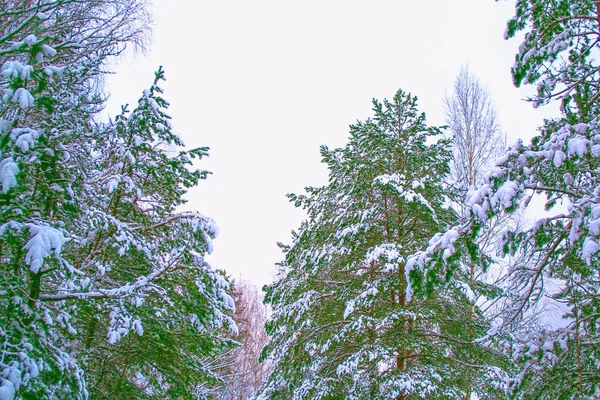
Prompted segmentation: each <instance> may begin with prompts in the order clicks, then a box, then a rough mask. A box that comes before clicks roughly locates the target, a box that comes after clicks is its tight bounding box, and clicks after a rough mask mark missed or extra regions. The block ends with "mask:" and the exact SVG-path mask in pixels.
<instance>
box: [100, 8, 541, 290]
mask: <svg viewBox="0 0 600 400" xmlns="http://www.w3.org/2000/svg"><path fill="white" fill-rule="evenodd" d="M513 4H514V1H500V2H495V1H493V0H455V1H447V0H436V1H434V0H427V1H403V0H369V1H366V0H363V1H358V0H356V1H355V0H344V1H341V0H320V1H315V0H303V1H289V0H278V1H277V0H253V1H251V2H250V1H247V0H220V1H190V2H187V1H172V0H171V1H168V0H154V10H153V11H154V17H155V26H154V34H153V43H152V45H151V50H150V53H149V54H148V55H147V56H143V55H139V54H138V55H136V56H130V57H127V58H125V59H123V60H121V61H120V63H119V64H118V65H117V66H116V69H115V71H116V74H115V75H113V76H111V77H110V78H109V79H108V80H107V83H108V86H109V90H110V91H111V93H112V98H111V101H110V102H109V106H108V109H107V111H108V112H109V113H111V114H112V115H115V114H116V113H117V112H118V111H119V109H120V105H121V104H124V103H130V104H131V105H132V106H133V105H135V104H136V102H137V99H138V97H139V95H140V94H141V92H142V90H143V89H145V88H147V87H149V85H150V83H151V82H152V79H153V77H154V75H153V71H155V70H156V69H157V68H158V66H159V65H162V66H163V67H164V68H165V71H166V77H167V82H166V83H165V84H164V85H163V86H164V87H165V89H166V92H165V98H166V99H167V100H168V101H169V102H170V103H171V108H170V109H169V111H170V114H171V116H172V117H173V125H174V127H175V129H176V131H177V133H178V134H179V135H180V136H181V137H182V138H183V139H184V141H185V142H186V145H188V146H190V147H197V146H209V147H210V148H211V155H210V157H209V158H208V159H205V160H203V161H202V162H200V163H199V164H198V167H199V168H202V169H208V170H211V171H212V172H213V175H211V176H210V177H209V178H208V180H206V181H203V182H201V184H200V186H199V187H197V188H195V189H194V190H192V191H191V192H190V194H189V204H188V207H189V208H193V209H197V210H199V211H200V212H202V213H203V214H205V215H208V216H211V217H213V218H214V219H215V220H216V221H217V223H218V225H219V227H220V235H219V238H217V240H216V241H215V251H214V253H213V254H212V255H211V256H210V257H209V261H210V262H211V264H212V265H213V266H214V267H215V268H222V269H226V270H227V271H228V272H229V273H230V274H231V275H232V276H233V277H234V278H236V279H237V278H239V277H240V276H242V277H244V278H246V279H250V280H251V281H253V282H254V283H255V284H257V285H258V286H262V285H263V284H265V283H268V282H270V281H271V280H272V276H273V272H274V265H275V263H276V262H278V261H280V260H281V258H282V256H281V253H280V252H279V249H278V248H277V246H276V243H277V242H278V241H280V242H284V243H289V240H290V231H291V230H292V229H297V228H298V226H299V224H300V221H301V220H302V218H303V216H304V215H303V213H302V212H301V211H299V210H296V209H295V208H294V207H293V205H292V204H291V203H289V202H288V201H287V198H286V197H285V194H286V193H289V192H294V193H299V192H302V190H303V188H304V187H305V186H320V185H323V184H325V183H326V181H327V169H326V168H325V166H324V165H322V164H321V163H320V155H319V146H320V145H321V144H326V145H328V146H329V147H331V148H333V147H340V146H343V145H344V144H345V143H346V139H347V137H348V125H350V124H352V123H354V122H355V121H356V120H358V119H360V120H364V119H366V118H368V117H369V116H370V115H371V100H372V98H374V97H376V98H378V99H381V98H384V97H387V98H390V97H392V96H393V95H394V93H395V91H396V90H397V89H398V88H402V89H404V90H406V91H410V92H412V93H413V94H415V95H417V96H418V97H419V108H420V110H421V111H425V112H426V113H427V115H428V119H429V123H430V124H431V125H441V124H443V123H444V117H443V106H442V97H443V95H444V91H445V90H446V89H448V90H450V89H451V86H452V83H453V80H454V77H455V76H456V74H457V72H458V70H459V68H460V65H461V64H463V63H466V62H468V63H469V69H470V70H471V72H473V73H475V74H476V75H477V76H478V77H479V78H480V80H481V81H482V82H484V83H485V84H487V85H488V86H489V89H490V91H491V94H492V97H493V99H494V101H495V103H496V106H497V111H498V114H499V117H500V121H501V122H502V124H503V126H504V127H505V130H506V132H507V134H508V136H509V141H510V142H513V141H514V140H515V139H516V138H518V137H521V138H524V139H529V138H530V137H531V136H533V134H534V133H535V128H536V126H537V125H540V124H541V122H542V119H543V117H544V116H549V115H550V112H551V111H550V110H548V109H543V108H542V109H540V110H533V109H532V108H531V106H530V105H529V104H526V103H525V102H523V101H521V99H523V98H524V97H525V96H526V94H527V93H531V92H532V90H533V89H532V88H528V89H527V90H519V89H516V88H514V86H513V85H512V79H511V76H510V67H511V66H512V64H513V60H514V54H515V52H516V49H517V47H518V45H519V44H520V41H519V40H517V39H512V40H510V41H505V40H503V33H504V30H505V26H506V21H507V20H508V19H509V18H510V17H511V16H512V13H513V9H514V5H513Z"/></svg>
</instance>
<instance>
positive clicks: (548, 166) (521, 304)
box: [409, 0, 600, 399]
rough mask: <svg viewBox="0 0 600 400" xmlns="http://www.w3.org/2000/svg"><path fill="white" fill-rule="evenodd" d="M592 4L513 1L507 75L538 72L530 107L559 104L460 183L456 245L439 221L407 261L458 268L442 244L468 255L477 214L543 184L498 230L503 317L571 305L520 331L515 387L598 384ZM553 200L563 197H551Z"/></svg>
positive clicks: (595, 387)
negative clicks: (550, 304) (538, 202)
mask: <svg viewBox="0 0 600 400" xmlns="http://www.w3.org/2000/svg"><path fill="white" fill-rule="evenodd" d="M599 11H600V10H599V5H598V3H597V2H595V1H590V0H562V1H552V2H548V1H541V0H520V1H517V3H516V15H515V16H514V17H513V18H512V19H511V20H510V21H509V22H508V28H507V31H506V37H507V38H510V37H514V36H515V35H516V34H517V32H519V31H525V37H524V41H523V43H522V44H521V46H520V48H519V53H518V54H517V55H516V62H515V65H514V67H513V69H512V72H513V77H514V81H515V84H516V85H517V86H520V85H522V84H536V86H537V94H536V95H535V96H533V97H532V98H531V99H530V101H531V102H532V103H533V105H534V107H537V106H540V105H544V104H547V103H549V102H551V101H559V102H560V104H561V111H562V116H561V117H560V118H556V119H552V120H546V121H544V125H543V126H542V127H541V128H540V131H539V134H538V135H537V136H535V137H534V138H533V139H532V141H531V143H529V144H525V143H523V142H522V141H518V142H517V143H516V144H515V145H513V146H512V147H511V148H509V150H508V151H507V152H506V154H505V155H504V157H503V158H502V159H501V160H499V162H498V165H497V167H496V168H494V169H493V170H492V171H490V174H489V175H488V176H487V177H486V179H485V181H484V182H483V184H482V185H481V186H479V187H478V188H476V189H474V190H472V191H470V192H469V193H468V195H467V198H466V202H465V203H466V206H467V207H468V210H469V212H470V218H468V219H467V220H466V221H464V222H462V223H461V224H459V225H458V226H456V227H455V228H454V229H453V230H452V231H451V232H452V234H451V236H452V237H456V233H458V234H459V236H460V238H459V239H457V240H456V242H455V244H454V248H449V247H448V246H447V245H446V242H447V238H448V237H449V233H448V232H446V233H444V234H440V235H437V236H436V237H435V238H434V239H433V240H432V241H431V243H430V246H429V247H428V248H427V250H425V251H422V252H420V253H418V254H416V255H415V256H414V257H411V261H410V262H409V264H410V268H411V269H412V273H411V274H412V277H413V282H415V283H417V284H418V286H419V287H422V286H423V285H424V284H428V285H430V286H436V285H439V284H440V283H441V281H442V280H443V279H444V278H445V277H446V275H447V271H449V270H450V271H452V270H453V268H456V265H455V264H454V265H453V264H452V263H449V262H448V261H449V260H450V259H446V258H445V257H443V254H448V253H455V252H456V253H461V252H462V253H469V254H472V255H473V256H476V244H475V243H474V241H473V237H475V234H476V232H477V231H478V230H479V229H481V227H482V225H483V224H484V222H485V221H487V220H489V219H490V218H491V217H494V216H496V215H499V214H500V215H502V214H506V213H511V212H514V211H515V210H517V209H518V208H519V207H520V206H526V205H527V204H528V202H529V200H530V199H531V197H532V196H533V195H535V194H543V195H544V196H545V198H546V204H545V207H546V210H548V211H550V216H548V217H544V218H541V219H538V220H537V221H536V223H535V224H533V225H532V226H528V227H519V228H520V229H508V230H507V231H506V232H505V233H504V235H503V241H502V249H501V250H502V252H503V253H504V254H512V255H519V256H520V257H519V258H518V260H519V262H517V263H516V264H515V265H514V266H513V267H512V268H511V270H510V271H508V273H507V276H509V277H510V280H511V281H510V283H511V287H510V290H509V291H508V292H507V293H509V294H510V296H511V300H512V305H511V307H510V309H509V310H508V312H507V314H506V315H505V316H504V317H503V320H502V325H501V326H500V328H503V327H507V326H511V324H514V323H515V322H517V321H519V319H520V318H522V317H523V316H524V315H527V312H528V310H530V309H531V308H532V307H534V306H535V305H536V304H538V303H539V302H541V301H543V299H544V298H545V297H550V298H552V299H553V300H555V301H557V302H559V303H562V304H563V305H564V306H565V307H566V308H567V310H568V311H567V312H566V313H565V315H564V321H562V323H560V324H558V326H548V327H547V329H545V330H543V331H542V332H535V334H532V335H531V336H530V337H521V338H518V339H520V340H521V343H520V345H518V346H517V348H516V349H515V358H516V360H517V361H519V362H520V367H521V370H520V373H519V374H518V375H517V376H516V377H515V378H514V380H513V382H512V385H511V389H512V394H513V395H514V396H515V397H517V398H541V397H545V396H547V395H548V394H550V393H552V395H551V396H552V398H559V399H570V398H595V397H598V396H600V385H599V384H598V383H599V382H600V374H599V373H598V367H597V366H598V360H600V353H599V351H600V349H599V348H598V343H599V337H598V333H597V332H598V329H597V328H598V315H600V314H599V313H598V304H600V303H599V299H600V296H599V294H598V293H599V288H600V281H599V277H600V270H599V265H600V264H599V258H598V256H599V251H600V245H599V244H598V236H599V235H600V230H599V229H598V226H600V225H599V224H600V205H599V204H600V191H599V190H598V187H599V186H598V173H599V166H600V163H599V157H600V134H599V127H600V121H599V118H598V111H599V109H598V107H599V104H600V103H599V102H598V98H599V91H598V82H599V79H600V65H598V62H597V59H595V58H594V57H593V56H592V54H593V53H594V52H596V51H597V50H598V46H599V42H598V36H599V35H600V12H599ZM560 204H562V205H563V207H562V209H560V210H556V209H554V207H555V206H557V205H560ZM424 282H426V283H424ZM561 325H562V327H560V326H561ZM499 331H502V329H500V330H499ZM491 333H493V332H491Z"/></svg>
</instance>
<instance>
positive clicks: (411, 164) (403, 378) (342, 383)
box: [259, 91, 506, 399]
mask: <svg viewBox="0 0 600 400" xmlns="http://www.w3.org/2000/svg"><path fill="white" fill-rule="evenodd" d="M373 110H374V114H375V116H374V118H373V119H369V120H367V121H365V122H358V123H357V124H356V125H353V126H351V128H350V129H351V132H350V139H349V143H348V144H347V145H346V147H345V148H340V149H334V150H329V149H328V148H326V147H322V149H321V154H322V157H323V162H324V163H326V164H327V166H328V168H329V176H330V179H329V184H328V185H326V186H324V187H321V188H307V191H308V194H307V195H290V199H291V200H292V201H293V202H295V204H296V206H298V207H303V208H304V209H305V210H306V211H307V213H308V219H307V220H306V221H304V222H303V223H302V225H301V226H300V229H299V231H298V232H297V233H295V234H294V236H293V242H292V244H291V246H283V250H284V252H285V261H284V262H283V263H282V264H281V265H280V270H279V277H278V279H277V280H276V281H275V282H274V283H273V284H272V285H269V286H268V287H267V288H266V298H265V301H266V302H267V303H268V304H271V305H272V307H273V314H272V316H271V318H270V319H269V321H268V322H267V332H268V334H269V335H270V337H271V339H270V342H269V344H268V345H267V346H266V348H265V351H264V354H263V357H264V358H267V359H270V360H272V361H273V362H274V370H273V372H272V374H271V376H270V377H269V379H268V381H267V383H266V384H265V386H264V387H263V390H262V393H261V395H260V396H259V398H261V399H270V398H286V399H331V398H348V399H365V398H409V397H410V398H464V397H465V393H466V390H467V388H466V386H465V383H466V382H467V381H468V380H469V377H468V376H467V374H468V373H469V369H468V368H465V365H469V364H472V363H481V364H477V365H475V364H473V366H475V367H476V368H477V369H478V372H480V373H481V374H480V375H481V376H482V377H484V378H483V379H482V381H483V383H482V384H481V385H480V386H479V387H478V395H479V396H480V398H489V396H494V394H495V393H498V391H499V390H501V387H500V386H501V385H502V384H503V382H505V381H506V379H505V375H506V374H505V372H504V371H503V370H502V369H501V368H499V367H498V366H499V365H502V361H503V357H502V356H501V355H496V354H494V352H493V351H492V349H491V348H489V347H488V346H487V344H485V343H479V342H469V341H468V340H464V339H465V338H467V337H468V335H469V334H478V335H480V336H483V335H484V334H485V332H486V331H487V329H488V328H489V327H488V326H487V325H486V324H485V323H484V322H483V320H482V319H480V318H479V316H480V313H477V315H476V316H475V317H474V318H472V317H471V314H470V311H469V310H470V301H469V298H468V297H467V296H466V295H465V294H464V293H465V291H464V290H462V288H460V287H450V288H448V289H446V290H443V291H439V292H438V293H437V294H436V295H435V296H432V297H431V298H429V299H418V300H417V299H414V300H413V301H411V302H406V295H407V293H406V290H407V282H406V279H405V273H406V257H407V256H408V255H410V254H412V253H413V252H415V251H416V250H417V249H419V248H421V247H423V246H425V245H426V243H427V240H428V238H429V237H430V236H431V235H432V234H433V233H434V232H436V231H437V230H440V229H443V228H445V227H446V226H448V225H449V224H451V223H453V222H454V221H455V213H454V212H453V211H452V210H451V209H449V208H448V207H445V204H447V203H448V198H447V191H446V187H445V186H444V184H443V182H444V177H445V176H446V175H447V174H448V172H449V168H448V163H449V160H450V157H451V147H450V143H449V142H448V141H447V140H444V139H442V138H441V135H442V131H441V130H440V129H439V128H435V127H428V126H427V125H426V121H425V115H424V114H421V113H419V112H418V110H417V105H416V98H415V97H413V96H411V95H409V94H406V93H404V92H402V91H398V92H397V93H396V95H395V96H394V98H393V100H392V101H387V100H384V101H383V102H382V103H380V102H378V101H374V109H373ZM473 360H476V361H473Z"/></svg>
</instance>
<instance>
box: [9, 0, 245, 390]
mask: <svg viewBox="0 0 600 400" xmlns="http://www.w3.org/2000/svg"><path fill="white" fill-rule="evenodd" d="M146 23H147V15H146V11H145V8H144V4H143V2H138V1H133V0H102V1H98V0H92V1H86V2H80V1H75V0H52V1H49V0H48V1H46V0H42V1H37V2H30V1H13V0H8V1H4V2H2V4H0V94H1V96H0V97H1V99H0V188H1V190H0V309H1V310H2V311H1V312H0V396H1V397H0V398H1V399H2V400H13V399H17V398H57V399H85V398H88V396H90V394H91V395H93V397H94V398H114V396H113V392H112V391H114V390H119V391H120V392H121V393H122V394H121V395H119V396H118V397H121V396H123V398H135V397H137V394H139V393H146V394H149V393H150V394H152V395H153V396H155V397H158V398H165V396H171V397H178V398H179V397H181V398H183V397H185V398H194V397H193V393H194V391H195V388H197V387H199V386H202V385H205V384H206V383H207V382H208V381H210V380H215V379H216V377H215V376H214V374H213V373H212V371H211V370H210V367H209V366H207V365H206V363H205V362H204V361H203V359H202V357H203V356H208V355H212V354H215V353H216V352H218V351H219V350H220V349H221V348H223V347H225V346H227V345H228V343H229V342H230V341H229V339H227V336H228V335H227V334H225V335H224V333H225V332H226V331H225V330H227V329H230V330H232V331H235V323H234V322H233V321H232V319H231V317H230V314H231V313H232V311H233V301H232V299H231V297H230V296H229V295H228V294H227V293H228V292H229V288H228V283H227V281H226V280H224V279H222V277H221V275H220V274H218V273H217V272H215V271H213V270H212V269H211V267H210V266H209V265H207V264H206V263H205V262H204V260H203V255H204V254H205V253H206V252H210V251H211V249H212V240H213V239H214V238H215V237H216V235H217V233H218V229H217V227H216V225H215V223H214V221H213V220H212V219H210V218H208V217H205V216H203V215H201V214H199V213H197V212H185V213H182V212H178V211H177V206H178V205H180V204H182V203H183V200H182V196H183V195H184V194H185V192H186V190H187V189H188V188H189V187H191V186H194V185H196V184H197V183H198V181H199V180H200V179H202V178H204V177H205V175H206V172H204V171H194V170H193V169H192V162H193V160H194V159H199V158H201V157H202V156H204V155H206V154H207V149H205V148H199V149H193V150H189V151H185V150H183V143H182V142H181V140H180V139H179V138H178V137H177V136H176V135H175V134H174V133H173V132H172V129H171V126H170V123H169V117H168V115H167V114H166V107H167V106H168V104H167V103H166V101H165V100H164V99H163V98H162V97H161V93H162V90H161V89H160V86H159V83H160V81H161V80H162V79H164V76H163V72H162V70H159V71H158V72H157V75H156V79H155V81H154V84H153V85H152V87H151V88H150V89H149V90H147V91H145V92H144V94H143V96H142V97H141V99H140V101H139V103H138V105H137V107H136V108H135V109H134V110H133V111H132V112H131V113H129V112H127V111H126V110H124V111H123V113H122V114H121V115H119V116H118V117H117V118H116V119H115V121H114V122H109V123H106V124H100V123H97V122H96V121H95V115H96V114H97V112H98V111H99V110H101V108H102V105H103V101H104V99H103V96H102V94H101V87H100V86H99V83H100V81H101V77H102V74H103V72H102V71H103V65H104V63H105V62H106V60H107V59H108V58H109V57H114V56H118V55H119V54H120V53H121V52H122V51H123V50H124V48H125V47H126V45H128V44H131V43H136V42H137V43H140V42H142V41H143V39H144V36H145V30H144V29H145V28H144V26H145V25H146ZM140 376H144V379H141V378H140ZM142 382H143V384H142ZM136 393H137V394H136Z"/></svg>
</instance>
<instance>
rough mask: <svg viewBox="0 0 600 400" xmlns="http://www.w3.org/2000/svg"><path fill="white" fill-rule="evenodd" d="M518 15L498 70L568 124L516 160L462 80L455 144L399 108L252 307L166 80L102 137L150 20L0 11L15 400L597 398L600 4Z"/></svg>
mask: <svg viewBox="0 0 600 400" xmlns="http://www.w3.org/2000/svg"><path fill="white" fill-rule="evenodd" d="M482 1H483V0H482ZM485 1H489V2H491V1H492V0H485ZM514 7H515V8H514V14H513V17H512V18H511V19H510V20H508V21H507V22H506V31H505V32H504V39H506V40H512V41H517V42H518V43H520V45H519V47H518V52H517V53H516V54H515V55H514V65H513V67H512V68H511V70H510V71H507V73H509V72H510V74H511V75H512V80H513V83H514V86H516V87H517V88H520V87H527V86H529V87H532V88H533V90H532V91H531V93H532V95H531V96H529V97H528V98H527V99H525V101H526V102H528V103H529V105H530V106H531V107H534V108H543V107H551V106H552V105H553V104H558V106H559V110H560V111H559V112H560V115H558V116H557V117H555V118H546V119H542V120H540V121H538V130H537V131H536V132H531V135H532V137H533V138H532V139H526V140H525V139H522V140H518V141H516V142H514V141H508V140H507V137H506V135H505V133H504V131H503V128H502V121H501V120H500V118H499V116H498V114H497V112H496V109H495V106H494V100H493V98H492V95H491V93H490V91H489V90H488V88H487V86H486V84H485V82H483V81H481V80H480V79H479V78H478V76H477V71H476V70H474V69H473V68H470V67H469V65H467V64H464V65H463V66H462V67H461V68H460V72H459V73H458V75H457V76H456V77H455V80H454V82H450V84H449V85H448V90H447V91H446V95H445V96H444V97H443V98H442V99H440V101H439V103H440V104H439V107H440V108H441V109H443V113H444V116H445V123H444V124H443V125H439V126H438V125H435V124H430V123H429V122H428V120H427V118H426V114H425V112H426V111H428V110H423V109H421V107H420V104H419V101H418V97H417V96H418V95H419V93H410V92H408V91H406V90H404V89H402V88H400V89H399V88H397V87H394V88H390V89H389V90H390V92H389V93H390V96H388V97H387V98H380V99H379V98H376V99H374V100H373V101H372V109H371V113H370V116H369V117H368V118H366V119H361V120H357V121H356V122H355V123H354V124H352V125H350V127H349V132H348V136H347V140H346V144H345V145H344V146H341V147H339V148H329V147H327V145H325V144H323V145H322V146H321V148H320V155H321V161H322V164H323V165H324V166H325V167H326V169H327V171H328V181H327V183H326V184H324V185H322V186H309V187H306V188H305V189H304V190H302V188H298V191H297V193H296V194H288V195H287V198H288V200H289V202H290V203H291V207H292V208H293V207H294V206H295V207H296V208H297V209H298V210H300V211H301V212H302V213H303V215H304V220H303V221H302V223H301V224H300V225H299V226H290V227H288V229H289V230H291V229H293V231H292V235H291V237H282V238H281V240H280V242H281V243H279V244H278V245H279V247H280V249H281V258H280V260H281V261H280V262H279V263H278V264H277V266H276V276H275V277H274V280H273V282H271V283H269V284H267V285H265V286H264V288H262V289H257V288H256V287H255V286H254V285H253V284H252V283H251V282H248V281H246V280H244V279H242V278H241V277H240V278H238V277H236V276H232V275H230V274H228V273H227V272H226V270H224V269H219V268H217V267H213V266H211V265H210V264H209V262H208V261H207V256H208V255H209V254H210V253H212V252H213V248H214V246H213V241H215V242H218V239H217V236H218V235H219V228H218V226H217V223H218V221H216V222H215V220H213V219H212V218H211V217H210V216H207V215H204V214H203V212H202V210H197V211H194V208H193V207H190V205H189V204H187V205H185V203H186V202H187V197H186V196H187V195H188V193H189V192H190V191H191V190H193V189H194V188H195V187H196V186H200V187H201V186H202V185H203V183H204V180H205V179H207V180H210V179H211V176H210V175H211V174H212V173H215V174H218V172H219V171H207V170H204V169H202V165H203V162H205V160H203V159H204V158H205V157H207V156H208V155H209V154H210V149H209V146H210V143H206V146H207V147H188V146H186V145H184V143H183V140H182V139H181V137H180V136H179V132H177V129H176V128H175V122H174V121H173V122H172V120H171V117H170V114H169V101H168V100H167V97H168V93H165V92H164V90H163V88H164V83H165V79H166V77H168V74H169V71H165V70H163V68H162V67H158V66H157V68H156V72H155V75H154V76H153V77H148V81H149V84H150V85H149V86H148V87H147V89H145V90H143V91H140V93H139V100H138V101H137V103H136V104H131V105H123V106H122V108H121V111H120V112H119V113H117V114H116V115H111V116H110V117H109V118H102V117H101V114H102V112H103V111H104V110H105V108H106V105H107V102H108V101H109V92H108V91H107V89H106V83H105V82H106V79H107V77H108V76H109V74H110V73H111V66H113V65H114V62H115V60H117V59H118V58H120V57H123V55H124V54H125V52H126V51H129V50H131V49H138V50H141V51H142V52H143V51H145V50H146V49H147V48H148V47H149V46H150V43H151V40H150V39H151V36H152V24H151V21H152V20H153V15H152V12H151V10H150V8H149V4H148V3H146V2H145V1H144V0H85V1H82V0H1V1H0V400H35V399H79V400H84V399H91V400H94V399H218V400H226V399H229V400H234V399H256V400H266V399H284V400H287V399H294V400H300V399H402V400H408V399H466V400H470V399H598V398H600V332H599V330H600V242H599V241H600V182H599V181H598V179H599V178H600V63H599V62H598V57H599V56H600V2H598V1H596V0H516V1H514ZM497 35H500V36H501V35H502V32H497ZM207 62H210V60H207ZM189 79H193V77H190V78H189ZM514 90H516V88H514ZM171 100H172V101H173V102H176V101H177V99H176V98H174V99H171ZM199 112H202V110H199ZM301 117H302V118H305V119H310V115H302V116H301ZM231 118H235V114H234V113H232V115H231ZM503 118H507V119H508V118H510V116H503ZM199 129H200V130H201V129H202V127H201V126H200V127H199ZM315 129H318V126H316V127H315ZM282 130H283V131H285V127H283V128H282ZM240 167H241V168H243V166H240ZM298 168H299V169H302V168H303V167H302V166H298ZM280 195H281V196H284V195H285V193H281V194H280ZM223 201H224V202H226V201H225V199H224V200H223ZM273 218H277V216H274V217H273ZM215 239H217V240H215ZM219 251H223V252H227V251H235V249H226V248H221V249H220V250H219Z"/></svg>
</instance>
